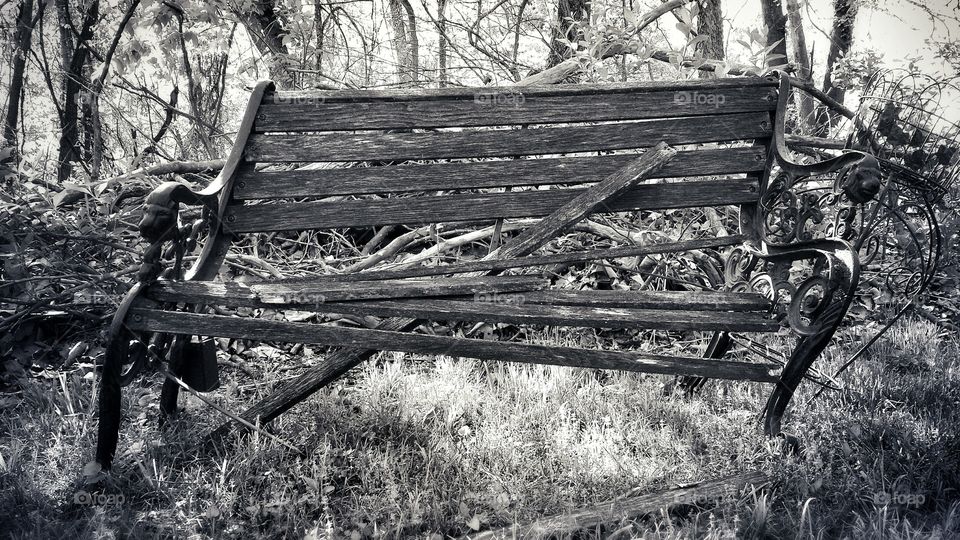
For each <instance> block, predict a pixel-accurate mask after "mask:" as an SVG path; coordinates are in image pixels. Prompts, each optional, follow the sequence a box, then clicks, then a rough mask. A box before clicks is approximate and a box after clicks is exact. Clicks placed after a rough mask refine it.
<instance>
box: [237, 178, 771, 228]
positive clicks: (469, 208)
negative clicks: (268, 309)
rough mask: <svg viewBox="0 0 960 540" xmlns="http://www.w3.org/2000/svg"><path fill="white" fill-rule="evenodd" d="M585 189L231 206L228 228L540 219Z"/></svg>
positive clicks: (717, 187)
mask: <svg viewBox="0 0 960 540" xmlns="http://www.w3.org/2000/svg"><path fill="white" fill-rule="evenodd" d="M583 189H584V188H575V189H551V190H535V191H517V192H510V193H470V194H456V195H438V196H423V197H395V198H388V199H365V200H354V201H336V202H325V201H317V202H304V203H288V204H255V205H242V206H232V207H230V208H228V209H227V223H226V227H227V228H228V229H229V230H230V231H231V232H234V233H247V232H269V231H284V230H304V229H332V228H341V227H366V226H375V225H393V224H422V223H439V222H455V221H489V220H493V219H499V218H519V217H537V216H546V215H548V214H550V213H552V212H553V211H555V210H556V209H557V208H560V207H561V206H562V205H564V204H566V203H567V202H569V201H570V200H571V199H573V198H574V197H576V196H577V195H579V194H580V193H581V192H582V191H583ZM757 190H758V188H757V181H756V180H753V179H735V180H723V181H708V182H699V181H698V182H672V183H666V184H644V185H639V186H636V187H634V188H633V189H631V190H630V191H628V192H627V193H626V194H624V195H623V196H621V197H619V198H618V199H617V200H615V201H612V202H611V203H610V204H609V205H608V207H607V208H606V210H607V211H610V212H620V211H628V210H654V209H668V208H690V207H696V206H722V205H728V204H748V203H753V202H756V201H757Z"/></svg>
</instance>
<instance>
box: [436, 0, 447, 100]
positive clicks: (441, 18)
mask: <svg viewBox="0 0 960 540" xmlns="http://www.w3.org/2000/svg"><path fill="white" fill-rule="evenodd" d="M437 26H438V27H439V32H438V33H437V34H438V35H437V39H438V40H439V47H438V48H439V51H438V53H437V68H438V71H439V76H440V87H441V88H442V87H444V86H446V85H447V81H448V80H449V79H448V78H447V0H437Z"/></svg>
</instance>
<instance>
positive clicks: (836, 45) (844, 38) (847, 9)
mask: <svg viewBox="0 0 960 540" xmlns="http://www.w3.org/2000/svg"><path fill="white" fill-rule="evenodd" d="M857 7H858V6H857V2H856V0H834V1H833V28H832V30H831V31H830V52H829V53H828V54H827V64H826V66H825V68H824V76H823V91H824V92H826V93H827V95H828V96H830V97H831V98H833V99H835V100H837V101H838V102H840V103H843V98H844V96H845V94H846V91H845V90H844V89H843V88H840V87H839V86H837V85H836V84H834V81H833V68H834V67H836V64H837V61H839V60H840V59H841V58H843V57H844V56H846V55H847V54H849V53H850V49H851V47H853V28H854V24H855V23H856V19H857ZM838 119H839V117H838V115H837V113H836V112H835V111H826V112H825V113H824V114H823V115H821V124H822V125H821V129H827V128H828V127H829V126H830V125H833V124H835V123H836V122H837V120H838Z"/></svg>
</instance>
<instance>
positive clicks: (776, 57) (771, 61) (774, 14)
mask: <svg viewBox="0 0 960 540" xmlns="http://www.w3.org/2000/svg"><path fill="white" fill-rule="evenodd" d="M760 7H761V9H762V11H763V26H764V28H766V30H767V47H770V46H772V45H773V44H774V43H776V46H775V47H773V50H771V51H770V53H769V54H768V55H767V59H766V65H767V67H774V66H781V65H783V64H785V63H786V62H787V17H786V16H785V15H784V14H783V4H782V3H781V1H780V0H761V1H760Z"/></svg>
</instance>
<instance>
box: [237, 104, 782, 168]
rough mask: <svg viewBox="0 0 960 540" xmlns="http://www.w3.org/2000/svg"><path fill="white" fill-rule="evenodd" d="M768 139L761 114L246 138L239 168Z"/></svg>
mask: <svg viewBox="0 0 960 540" xmlns="http://www.w3.org/2000/svg"><path fill="white" fill-rule="evenodd" d="M771 134H772V129H771V123H770V114H769V113H767V112H755V113H742V114H721V115H717V116H711V117H710V118H709V120H705V119H704V118H702V117H682V118H667V119H658V120H646V121H640V122H626V123H616V124H598V125H592V126H581V125H577V126H563V127H548V128H536V129H495V130H489V129H488V130H469V131H445V132H430V133H379V132H367V133H363V132H360V133H342V132H338V133H300V134H267V135H264V134H258V135H251V136H250V139H249V141H248V143H247V147H246V149H245V150H244V159H246V160H247V161H257V162H264V161H271V162H305V161H404V160H419V159H455V158H468V157H472V158H479V157H504V156H529V155H540V154H566V153H573V152H596V151H604V150H624V149H628V148H649V147H651V146H653V145H655V144H657V143H658V142H660V141H663V142H665V143H667V144H669V145H671V146H676V145H682V144H693V143H707V142H717V141H737V140H753V139H758V138H765V137H770V136H771Z"/></svg>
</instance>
